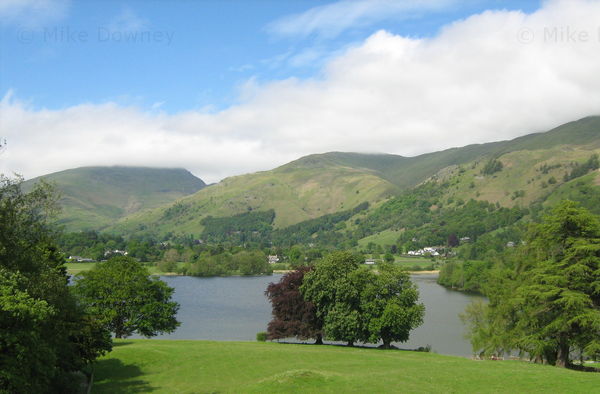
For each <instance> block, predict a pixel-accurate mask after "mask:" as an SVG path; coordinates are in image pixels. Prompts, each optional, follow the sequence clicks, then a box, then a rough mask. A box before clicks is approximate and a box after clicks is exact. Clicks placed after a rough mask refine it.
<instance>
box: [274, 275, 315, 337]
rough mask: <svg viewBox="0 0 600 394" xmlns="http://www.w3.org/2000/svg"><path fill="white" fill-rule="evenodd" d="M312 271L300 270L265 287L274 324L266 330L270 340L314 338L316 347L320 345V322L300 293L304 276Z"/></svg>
mask: <svg viewBox="0 0 600 394" xmlns="http://www.w3.org/2000/svg"><path fill="white" fill-rule="evenodd" d="M311 269H312V268H311V267H299V268H297V269H296V270H295V271H291V272H288V273H287V274H285V275H283V276H282V277H281V279H280V280H279V282H277V283H271V284H269V286H268V287H267V290H266V291H265V295H266V296H267V298H268V299H269V301H270V302H271V305H272V307H273V320H271V321H270V322H269V325H268V326H267V332H268V335H269V339H279V338H289V337H297V338H300V339H308V338H315V339H316V340H317V343H322V340H321V338H322V335H323V330H322V327H323V321H322V320H321V319H319V318H318V317H317V314H316V308H315V306H314V305H313V303H311V302H308V301H306V300H305V299H304V297H303V296H302V293H300V286H301V285H302V281H303V279H304V275H305V274H306V273H307V272H310V270H311Z"/></svg>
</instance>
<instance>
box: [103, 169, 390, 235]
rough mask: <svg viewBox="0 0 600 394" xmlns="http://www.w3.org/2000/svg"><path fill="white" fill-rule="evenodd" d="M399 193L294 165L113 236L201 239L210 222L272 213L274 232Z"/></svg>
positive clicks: (219, 187)
mask: <svg viewBox="0 0 600 394" xmlns="http://www.w3.org/2000/svg"><path fill="white" fill-rule="evenodd" d="M397 192H398V188H397V187H396V186H395V185H393V184H392V183H390V182H388V181H386V180H385V179H382V178H380V177H379V176H377V175H375V174H373V173H371V171H369V170H364V169H355V168H351V167H346V166H342V165H339V164H335V163H321V162H319V163H318V164H315V163H312V164H310V165H299V164H298V163H290V164H288V165H285V166H282V167H279V168H277V169H275V170H271V171H264V172H258V173H254V174H248V175H241V176H236V177H231V178H227V179H225V180H223V181H222V182H220V183H218V184H216V185H212V186H210V187H207V188H205V189H203V190H201V191H199V192H197V193H195V194H194V195H191V196H188V197H184V198H182V199H180V200H178V201H177V202H175V203H174V204H172V205H170V206H165V207H161V208H158V209H155V210H152V211H147V212H140V213H139V214H134V215H131V216H128V217H126V218H124V219H122V220H121V221H119V222H118V223H117V224H116V225H115V226H113V227H112V228H111V230H112V231H117V232H123V233H125V232H126V233H132V232H138V231H142V232H151V233H154V234H159V235H160V234H165V233H167V232H172V233H174V234H190V233H192V234H199V233H201V232H202V230H203V225H202V224H201V221H202V219H203V218H206V217H207V216H214V217H226V216H233V215H236V214H241V213H246V212H256V211H266V210H270V209H272V210H274V211H275V218H274V223H273V225H274V227H276V228H281V227H287V226H290V225H292V224H295V223H298V222H301V221H304V220H308V219H312V218H316V217H319V216H323V215H325V214H330V213H335V212H338V211H342V210H347V209H351V208H354V207H356V206H357V205H359V204H360V203H362V202H364V201H368V202H377V201H381V200H383V199H386V198H389V197H390V196H393V195H394V194H396V193H397Z"/></svg>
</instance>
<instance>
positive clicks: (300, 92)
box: [0, 0, 600, 182]
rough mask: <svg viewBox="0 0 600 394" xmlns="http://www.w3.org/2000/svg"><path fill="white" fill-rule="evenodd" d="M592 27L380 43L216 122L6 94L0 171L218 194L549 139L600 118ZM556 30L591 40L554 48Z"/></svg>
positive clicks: (561, 16)
mask: <svg viewBox="0 0 600 394" xmlns="http://www.w3.org/2000/svg"><path fill="white" fill-rule="evenodd" d="M597 15H600V2H599V1H585V0H568V1H564V0H563V1H561V0H558V1H552V2H547V3H545V4H544V7H543V8H542V9H540V10H539V11H537V12H535V13H533V14H530V15H527V14H523V13H521V12H508V11H494V12H485V13H483V14H479V15H474V16H472V17H470V18H468V19H466V20H464V21H458V22H456V23H454V24H452V25H449V26H446V27H445V28H444V29H443V30H442V31H441V32H440V34H439V35H438V36H436V37H433V38H431V39H421V40H416V39H410V38H405V37H400V36H397V35H392V34H390V33H387V32H385V31H380V32H377V33H375V34H373V35H372V36H371V37H369V38H368V39H367V40H366V41H365V42H363V43H362V44H360V45H357V46H356V47H353V48H350V49H348V50H346V51H345V52H344V53H342V54H340V55H339V56H337V57H335V58H334V59H333V60H331V61H330V62H329V63H328V64H327V65H326V67H325V68H324V69H323V71H322V74H321V75H322V76H321V77H320V78H319V79H309V80H300V79H294V78H291V79H287V80H283V81H275V82H269V83H259V82H257V81H255V80H251V81H249V82H248V83H247V84H245V85H244V86H243V88H242V95H241V97H240V104H238V105H236V106H233V107H230V108H228V109H225V110H223V111H220V112H216V113H208V112H201V111H189V112H185V113H180V114H175V115H169V114H166V113H163V112H160V110H159V109H158V110H153V111H149V112H147V111H143V110H140V109H139V108H136V107H123V106H119V105H117V104H114V103H107V104H101V105H92V104H84V105H79V106H75V107H71V108H67V109H63V110H37V109H34V108H33V107H32V106H31V105H30V104H26V103H22V102H20V101H18V100H16V99H15V98H11V97H8V96H7V97H5V98H4V99H3V100H2V102H1V103H0V122H1V123H0V135H1V136H2V137H6V138H7V140H8V147H7V149H6V150H5V151H4V152H3V153H2V155H1V156H0V172H5V173H6V172H8V171H17V172H20V173H22V174H23V175H25V176H26V177H32V176H36V175H41V174H44V173H48V172H52V171H57V170H61V169H65V168H71V167H76V166H81V165H98V164H103V165H113V164H129V165H151V166H181V167H186V168H188V169H190V170H192V171H193V172H194V173H195V174H196V175H198V176H200V177H202V178H203V179H205V180H206V181H209V182H212V181H216V180H218V179H221V178H222V177H224V176H228V175H233V174H240V173H247V172H252V171H256V170H262V169H269V168H273V167H274V166H276V165H280V164H283V163H285V162H288V161H290V160H293V159H296V158H298V157H300V156H302V155H306V154H310V153H317V152H325V151H333V150H337V151H362V152H388V153H396V154H403V155H414V154H419V153H425V152H430V151H433V150H439V149H444V148H449V147H453V146H462V145H466V144H470V143H477V142H487V141H494V140H501V139H507V138H514V137H517V136H520V135H524V134H527V133H530V132H535V131H542V130H547V129H549V128H551V127H554V126H557V125H559V124H561V123H564V122H568V121H571V120H575V119H578V118H580V117H584V116H588V115H596V114H600V73H598V70H600V37H598V34H600V33H599V31H598V29H600V26H599V22H598V18H597ZM555 27H556V28H559V29H560V28H562V29H566V28H567V27H568V28H569V29H571V30H570V31H571V32H572V31H573V30H576V31H580V32H584V31H585V32H588V39H587V40H584V39H583V38H581V37H583V36H581V35H579V36H578V37H579V38H578V39H576V40H575V41H573V40H571V39H570V38H568V37H563V38H559V35H558V34H556V35H555V34H553V32H554V30H553V29H554V28H555ZM524 32H526V33H524Z"/></svg>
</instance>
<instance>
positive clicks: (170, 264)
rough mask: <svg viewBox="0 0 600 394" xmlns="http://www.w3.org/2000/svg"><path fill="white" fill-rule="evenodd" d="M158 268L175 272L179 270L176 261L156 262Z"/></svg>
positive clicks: (162, 270)
mask: <svg viewBox="0 0 600 394" xmlns="http://www.w3.org/2000/svg"><path fill="white" fill-rule="evenodd" d="M156 266H157V267H158V270H159V271H161V272H175V271H177V263H175V262H174V261H161V262H159V263H157V264H156Z"/></svg>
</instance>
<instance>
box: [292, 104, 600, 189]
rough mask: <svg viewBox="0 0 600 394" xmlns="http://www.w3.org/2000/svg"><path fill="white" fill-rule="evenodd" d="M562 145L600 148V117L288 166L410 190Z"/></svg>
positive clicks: (313, 157)
mask: <svg viewBox="0 0 600 394" xmlns="http://www.w3.org/2000/svg"><path fill="white" fill-rule="evenodd" d="M561 145H571V146H572V145H586V146H588V147H591V146H597V147H600V116H591V117H587V118H583V119H580V120H578V121H574V122H569V123H566V124H564V125H561V126H559V127H556V128H554V129H552V130H550V131H547V132H544V133H534V134H528V135H525V136H522V137H518V138H515V139H513V140H507V141H498V142H491V143H486V144H473V145H467V146H464V147H460V148H451V149H446V150H443V151H439V152H432V153H426V154H423V155H419V156H415V157H403V156H398V155H389V154H361V153H344V152H331V153H324V154H318V155H310V156H306V157H303V158H301V159H298V160H296V161H294V162H292V163H290V164H288V165H287V166H294V165H296V166H301V165H303V166H306V165H313V166H314V165H316V164H315V163H318V162H321V163H328V164H329V165H341V166H347V167H351V168H356V169H362V170H369V171H371V172H372V173H373V174H374V175H377V176H379V177H381V178H383V179H385V180H387V181H389V182H391V183H393V184H394V185H396V186H398V187H400V188H407V187H412V186H415V185H417V184H419V183H421V182H423V180H425V179H427V178H429V177H431V176H433V175H435V174H436V173H437V172H438V171H440V170H442V169H444V168H446V167H449V166H453V165H461V164H466V163H470V162H472V161H474V160H476V159H479V158H482V157H496V156H500V155H503V154H507V153H510V152H516V151H526V150H540V149H552V148H556V147H559V146H561ZM284 167H286V166H284Z"/></svg>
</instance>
